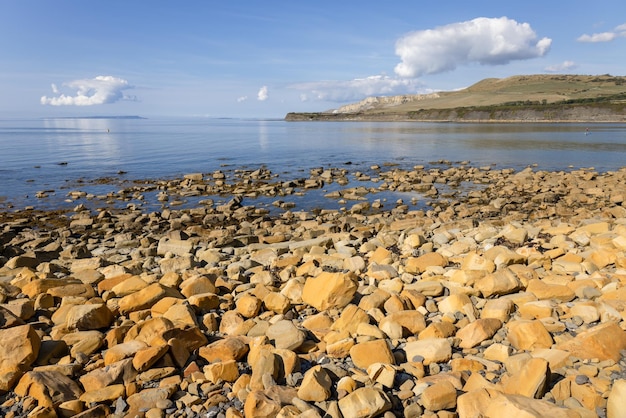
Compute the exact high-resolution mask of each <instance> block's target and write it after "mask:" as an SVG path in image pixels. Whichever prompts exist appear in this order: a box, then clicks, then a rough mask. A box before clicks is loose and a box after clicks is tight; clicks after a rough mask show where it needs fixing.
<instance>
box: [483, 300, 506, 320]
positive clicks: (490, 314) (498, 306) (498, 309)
mask: <svg viewBox="0 0 626 418" xmlns="http://www.w3.org/2000/svg"><path fill="white" fill-rule="evenodd" d="M513 307H514V303H513V301H512V300H510V299H500V298H498V299H489V300H488V301H487V302H486V303H485V306H483V308H482V309H481V310H480V317H481V318H483V319H484V318H494V319H499V320H500V321H502V322H507V321H508V320H509V317H510V316H511V312H513Z"/></svg>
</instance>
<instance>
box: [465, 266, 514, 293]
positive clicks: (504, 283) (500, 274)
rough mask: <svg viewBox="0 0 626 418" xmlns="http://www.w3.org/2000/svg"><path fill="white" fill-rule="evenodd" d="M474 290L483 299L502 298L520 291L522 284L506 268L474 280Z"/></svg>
mask: <svg viewBox="0 0 626 418" xmlns="http://www.w3.org/2000/svg"><path fill="white" fill-rule="evenodd" d="M474 288H475V289H476V290H478V291H479V292H480V293H481V294H482V295H483V297H485V298H489V297H491V296H502V295H508V294H510V293H515V292H517V291H519V290H520V289H522V283H521V282H520V280H519V279H518V278H517V276H516V275H515V273H513V272H512V271H511V269H509V268H508V267H506V268H504V269H501V270H498V271H496V272H494V273H490V274H487V275H486V276H484V277H482V278H480V279H478V280H476V283H475V284H474Z"/></svg>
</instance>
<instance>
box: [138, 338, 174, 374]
mask: <svg viewBox="0 0 626 418" xmlns="http://www.w3.org/2000/svg"><path fill="white" fill-rule="evenodd" d="M168 349H169V346H168V345H167V344H162V345H157V346H152V347H146V348H143V349H141V350H139V351H137V352H136V353H135V354H134V355H133V367H134V368H135V370H137V371H138V372H144V371H146V370H148V369H149V368H150V367H152V365H153V364H154V363H156V362H157V361H159V359H160V358H161V357H163V356H164V355H165V353H167V351H168Z"/></svg>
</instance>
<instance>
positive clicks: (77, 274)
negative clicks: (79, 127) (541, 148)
mask: <svg viewBox="0 0 626 418" xmlns="http://www.w3.org/2000/svg"><path fill="white" fill-rule="evenodd" d="M370 174H371V175H372V176H376V179H377V182H375V183H374V184H378V185H379V186H376V187H379V188H380V189H377V188H373V187H372V188H365V187H353V188H349V189H346V190H341V191H337V192H336V193H334V192H333V193H332V194H331V195H332V196H335V197H336V198H341V199H345V200H346V201H348V200H360V199H361V198H362V197H363V196H366V195H368V194H373V193H375V192H377V191H381V190H391V191H393V190H397V191H414V192H415V191H419V190H421V192H420V193H427V194H429V196H430V198H432V199H433V201H432V207H431V209H429V210H426V211H418V210H414V211H411V210H409V209H408V207H407V206H406V205H402V204H398V205H397V207H394V208H387V209H383V207H382V206H383V205H382V202H379V204H376V205H375V204H372V205H370V204H369V203H368V204H367V205H364V204H361V205H360V206H358V207H354V206H353V207H352V208H351V209H349V210H348V209H346V210H345V211H335V210H328V211H320V212H316V213H309V212H302V211H301V212H296V211H294V212H290V211H285V212H281V213H280V214H278V215H275V214H270V213H269V212H268V211H267V210H265V209H263V208H255V207H252V206H243V205H242V200H241V199H240V198H239V197H238V196H240V195H245V194H250V195H255V196H259V195H264V194H265V195H267V196H271V195H275V196H277V195H281V193H282V194H285V195H286V194H287V193H294V190H297V189H303V190H304V189H306V188H310V187H321V184H325V183H328V182H331V181H332V182H334V181H336V182H338V183H343V182H344V179H346V177H347V176H350V175H354V176H355V177H357V178H359V179H365V178H366V177H369V179H370V180H371V176H370ZM370 174H368V175H365V174H363V173H360V174H358V175H357V174H356V173H355V174H351V173H349V172H348V170H344V169H319V170H312V171H311V176H310V178H308V179H303V180H302V181H293V182H289V181H284V182H277V183H276V184H274V183H271V181H272V179H273V178H274V177H273V176H272V175H271V174H270V173H268V172H267V171H265V170H258V172H257V171H255V172H245V171H243V172H242V173H239V174H238V175H239V176H240V179H241V181H238V182H236V183H235V184H231V183H229V181H227V180H228V179H227V176H226V175H225V174H224V173H223V172H215V173H213V174H212V175H199V174H198V173H192V174H191V175H189V176H186V177H185V178H184V179H182V180H179V181H175V180H173V181H170V182H163V183H160V184H159V187H160V191H162V192H163V193H162V194H159V196H160V199H163V200H162V202H168V201H169V202H171V201H174V200H176V199H177V197H176V196H175V195H178V196H179V197H180V196H183V195H191V194H194V195H202V194H211V195H217V194H220V193H225V194H228V195H229V201H228V203H225V204H219V205H214V204H208V203H207V204H205V205H204V206H200V205H199V206H198V207H195V208H191V209H179V210H177V209H176V208H175V206H172V207H170V208H166V209H164V210H163V211H162V212H150V211H149V210H139V209H137V208H133V207H128V208H127V209H125V210H120V211H117V210H101V211H99V212H98V213H93V214H92V213H91V212H90V211H89V210H85V208H80V207H77V210H76V213H75V214H73V215H70V216H69V217H68V218H63V217H58V216H56V215H55V214H54V213H48V214H32V213H28V214H26V213H23V214H20V212H19V211H18V212H12V213H5V214H2V218H1V219H2V222H3V223H2V224H1V225H0V226H1V227H0V414H1V415H3V416H8V417H17V416H26V415H29V414H32V415H33V416H54V415H55V414H56V415H57V416H73V415H76V414H80V413H83V414H91V415H90V416H134V415H141V414H144V415H145V416H172V417H177V416H180V417H183V416H191V415H194V414H195V415H219V414H223V415H224V416H227V417H229V416H232V417H236V416H243V415H244V414H245V416H268V417H275V416H284V417H286V416H324V415H328V416H344V417H347V416H355V417H375V416H391V415H390V414H395V415H398V416H402V414H405V415H406V416H408V415H409V414H414V415H415V416H418V415H420V414H426V415H434V414H437V413H438V414H440V415H445V414H455V413H456V414H458V416H459V417H470V416H485V417H499V416H506V415H507V414H511V413H514V414H520V415H524V416H537V417H539V416H554V417H560V416H563V417H569V416H572V417H574V416H590V415H589V414H590V411H592V412H591V413H594V412H593V411H596V412H598V413H599V411H602V413H603V414H604V413H606V414H607V416H609V417H613V416H615V417H617V416H620V415H619V413H620V412H621V411H622V409H623V408H621V406H620V405H622V404H621V403H620V402H621V397H620V396H621V395H620V394H622V393H623V392H624V387H623V386H624V384H623V382H624V377H625V376H626V370H625V368H626V361H625V360H624V358H623V354H624V350H626V331H624V330H625V329H626V325H625V323H624V318H625V317H626V315H625V314H624V313H625V312H626V285H625V284H626V209H625V208H624V207H623V206H622V204H623V203H624V202H626V199H624V196H626V170H620V171H617V172H613V173H605V174H599V173H595V172H593V171H591V170H577V171H572V172H568V173H547V172H535V171H533V170H532V169H526V170H522V171H520V172H518V173H515V172H514V171H513V170H497V169H495V168H493V167H483V168H472V167H466V166H463V167H453V166H449V167H448V168H446V169H441V168H432V169H426V168H425V167H416V168H415V169H413V170H401V169H399V168H396V167H393V168H390V169H389V170H386V171H385V170H382V169H381V168H380V167H377V168H373V169H372V173H370ZM459 182H475V183H476V184H480V185H481V188H480V190H473V191H469V192H467V193H466V194H463V193H464V192H461V191H456V192H454V193H452V192H450V191H449V190H448V192H450V193H452V194H449V195H448V196H447V197H445V199H444V198H440V197H439V196H440V195H441V194H443V193H444V192H443V189H442V190H439V191H438V190H437V188H441V187H442V186H441V185H446V188H452V189H453V188H454V187H455V186H454V185H458V184H459ZM448 186H449V187H448ZM145 191H148V190H145ZM233 193H234V194H236V195H237V197H235V196H232V194H233ZM455 193H456V194H455ZM76 196H83V195H81V194H76ZM78 198H79V197H77V199H78ZM166 198H167V199H166ZM440 199H441V200H440ZM444 200H445V202H444ZM386 204H387V203H385V205H386ZM275 206H277V207H281V204H280V203H277V204H276V205H275ZM283 206H284V205H283ZM285 209H286V207H285ZM620 408H621V409H620ZM37 414H39V415H37Z"/></svg>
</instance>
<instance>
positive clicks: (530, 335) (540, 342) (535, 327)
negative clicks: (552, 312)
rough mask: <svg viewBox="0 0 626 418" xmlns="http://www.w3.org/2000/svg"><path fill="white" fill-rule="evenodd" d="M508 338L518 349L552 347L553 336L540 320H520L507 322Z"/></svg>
mask: <svg viewBox="0 0 626 418" xmlns="http://www.w3.org/2000/svg"><path fill="white" fill-rule="evenodd" d="M507 329H508V334H507V340H508V341H509V342H510V343H511V345H512V346H513V347H515V348H516V349H518V350H530V351H532V350H534V349H536V348H550V347H552V343H553V340H552V336H551V335H550V333H549V332H548V330H547V329H546V327H545V326H544V325H543V323H541V321H538V320H518V321H511V322H509V323H508V324H507Z"/></svg>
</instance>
